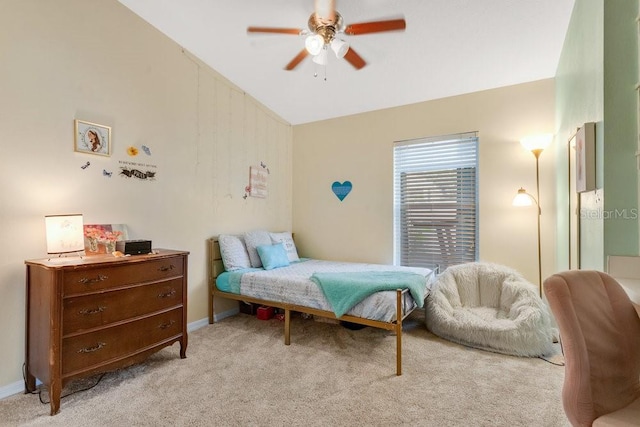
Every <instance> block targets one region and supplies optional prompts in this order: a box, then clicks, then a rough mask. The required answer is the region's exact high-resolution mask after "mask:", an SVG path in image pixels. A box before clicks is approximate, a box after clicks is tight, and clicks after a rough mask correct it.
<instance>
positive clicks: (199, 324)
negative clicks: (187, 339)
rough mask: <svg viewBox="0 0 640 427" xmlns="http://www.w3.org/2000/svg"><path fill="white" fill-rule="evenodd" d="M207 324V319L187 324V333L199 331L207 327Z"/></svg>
mask: <svg viewBox="0 0 640 427" xmlns="http://www.w3.org/2000/svg"><path fill="white" fill-rule="evenodd" d="M208 324H209V318H208V317H204V318H202V319H200V320H196V321H195V322H191V323H188V324H187V332H193V331H195V330H196V329H200V328H202V327H203V326H207V325H208Z"/></svg>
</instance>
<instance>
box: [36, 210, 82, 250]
mask: <svg viewBox="0 0 640 427" xmlns="http://www.w3.org/2000/svg"><path fill="white" fill-rule="evenodd" d="M44 223H45V227H46V233H47V253H48V254H64V253H68V252H80V251H83V250H84V233H83V221H82V214H69V215H47V216H45V217H44Z"/></svg>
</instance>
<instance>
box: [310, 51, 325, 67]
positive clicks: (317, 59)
mask: <svg viewBox="0 0 640 427" xmlns="http://www.w3.org/2000/svg"><path fill="white" fill-rule="evenodd" d="M312 61H313V62H315V63H316V64H319V65H327V50H326V49H321V50H320V53H319V54H317V55H316V56H314V57H313V59H312Z"/></svg>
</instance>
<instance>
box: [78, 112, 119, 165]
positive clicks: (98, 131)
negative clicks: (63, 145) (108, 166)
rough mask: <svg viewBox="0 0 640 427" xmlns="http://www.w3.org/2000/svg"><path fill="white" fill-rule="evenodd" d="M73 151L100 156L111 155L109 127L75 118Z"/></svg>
mask: <svg viewBox="0 0 640 427" xmlns="http://www.w3.org/2000/svg"><path fill="white" fill-rule="evenodd" d="M74 128H75V138H74V151H77V152H79V153H87V154H98V155H100V156H110V155H111V128H110V127H109V126H103V125H99V124H97V123H91V122H85V121H82V120H75V126H74Z"/></svg>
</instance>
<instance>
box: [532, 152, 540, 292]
mask: <svg viewBox="0 0 640 427" xmlns="http://www.w3.org/2000/svg"><path fill="white" fill-rule="evenodd" d="M531 151H532V152H533V155H534V156H536V200H537V202H538V203H537V205H538V293H539V294H540V298H542V250H541V248H540V216H542V209H541V208H540V165H539V162H538V159H539V157H540V153H542V150H541V149H535V150H531Z"/></svg>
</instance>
